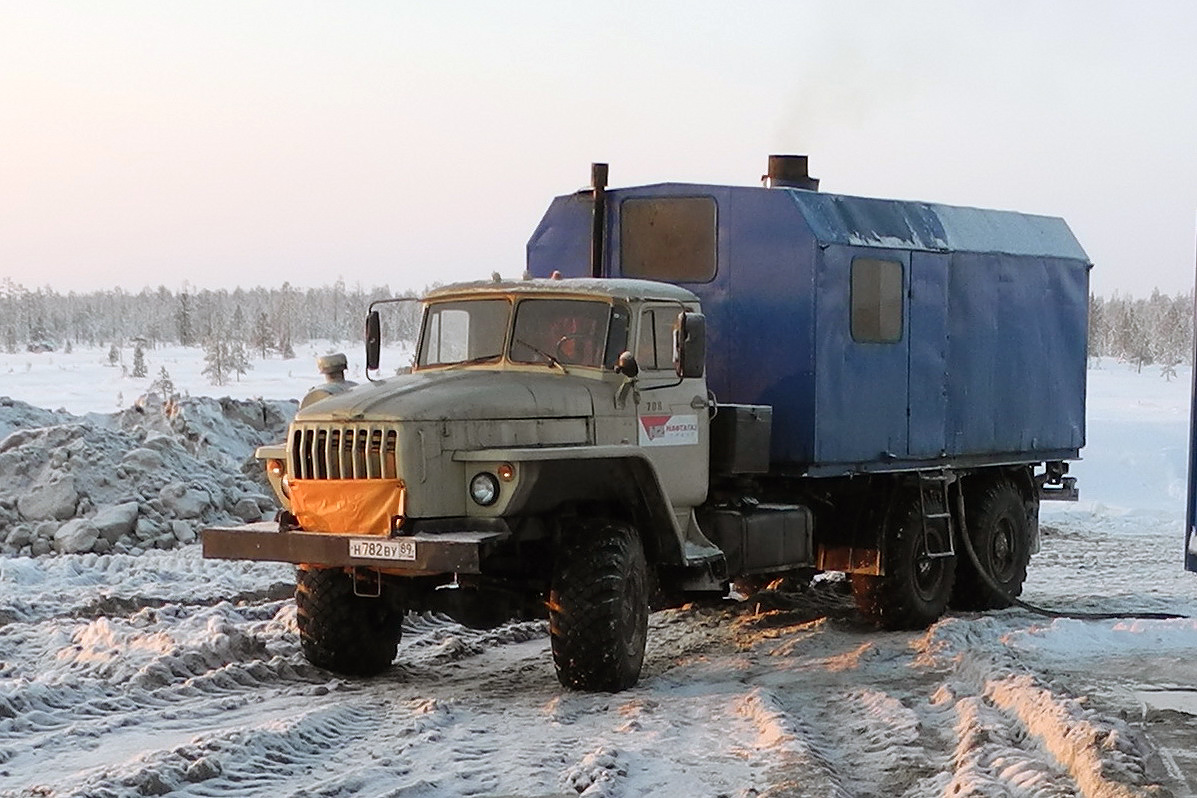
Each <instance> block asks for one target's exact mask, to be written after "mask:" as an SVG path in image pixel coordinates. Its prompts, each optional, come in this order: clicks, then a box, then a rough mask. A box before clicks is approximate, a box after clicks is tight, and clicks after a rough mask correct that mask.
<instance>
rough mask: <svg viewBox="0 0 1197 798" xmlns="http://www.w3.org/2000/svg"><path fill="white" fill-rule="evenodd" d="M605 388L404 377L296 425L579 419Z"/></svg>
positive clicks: (316, 410)
mask: <svg viewBox="0 0 1197 798" xmlns="http://www.w3.org/2000/svg"><path fill="white" fill-rule="evenodd" d="M593 390H606V391H607V392H610V390H611V389H610V387H609V386H606V385H604V383H601V382H597V381H593V380H585V379H577V378H571V377H570V376H569V375H566V374H561V373H544V374H537V373H534V372H527V371H519V372H505V371H489V370H479V369H460V370H440V371H427V372H420V373H415V374H403V375H400V376H397V377H392V378H391V379H388V380H384V381H381V382H375V383H368V384H366V385H359V386H357V387H356V388H353V389H352V390H349V391H346V392H345V393H341V394H337V395H334V396H330V397H328V398H326V399H321V400H320V401H318V402H314V403H312V404H311V405H308V406H307V407H305V408H303V409H302V410H300V411H299V412H298V413H297V414H296V416H295V420H296V421H323V420H340V421H448V420H458V419H490V418H571V417H572V418H577V417H580V416H591V415H592V414H593V412H594V399H593V394H592V391H593Z"/></svg>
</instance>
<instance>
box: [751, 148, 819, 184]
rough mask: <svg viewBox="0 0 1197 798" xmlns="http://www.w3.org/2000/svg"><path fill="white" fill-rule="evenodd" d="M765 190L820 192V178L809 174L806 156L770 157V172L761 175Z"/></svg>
mask: <svg viewBox="0 0 1197 798" xmlns="http://www.w3.org/2000/svg"><path fill="white" fill-rule="evenodd" d="M761 183H763V184H764V186H765V188H801V189H805V190H807V191H818V190H819V178H817V177H811V176H810V173H809V172H807V163H806V156H805V155H770V156H769V172H768V174H764V175H761Z"/></svg>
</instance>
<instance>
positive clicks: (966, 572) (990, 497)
mask: <svg viewBox="0 0 1197 798" xmlns="http://www.w3.org/2000/svg"><path fill="white" fill-rule="evenodd" d="M965 500H966V508H965V518H966V521H967V526H968V535H969V540H970V541H972V544H973V550H974V551H975V552H976V553H977V559H978V560H980V563H981V567H983V568H984V569H985V570H986V572H987V573H988V574H989V575H990V576H991V577H993V579H994V581H995V582H997V584H998V586H999V587H1001V588H1002V592H998V591H995V590H994V589H993V588H992V587H990V586H989V585H988V584H986V582H985V580H984V579H982V578H981V575H980V573H978V571H977V567H976V566H975V565H973V562H972V559H971V558H970V557H968V555H967V554H964V555H963V556H961V557H960V564H959V566H958V572H959V576H958V578H957V580H956V588H955V590H954V591H953V592H952V606H953V607H955V608H956V609H961V610H990V609H1001V608H1003V607H1009V606H1010V605H1011V601H1010V597H1011V596H1018V595H1019V594H1020V593H1022V583H1023V582H1024V581H1026V578H1027V564H1028V563H1029V562H1030V561H1031V530H1030V523H1029V522H1028V519H1027V507H1026V503H1025V502H1024V500H1023V496H1022V493H1021V492H1019V490H1018V488H1017V487H1015V485H1014V484H1013V483H1012V482H1010V481H1009V480H1008V479H998V480H994V481H991V482H989V483H988V484H987V485H985V487H983V488H982V489H980V490H977V491H973V492H968V493H966V495H965Z"/></svg>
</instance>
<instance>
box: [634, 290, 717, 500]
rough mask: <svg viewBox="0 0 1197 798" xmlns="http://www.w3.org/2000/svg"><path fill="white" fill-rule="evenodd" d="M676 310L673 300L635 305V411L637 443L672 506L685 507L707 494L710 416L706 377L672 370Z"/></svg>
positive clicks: (676, 305) (677, 312)
mask: <svg viewBox="0 0 1197 798" xmlns="http://www.w3.org/2000/svg"><path fill="white" fill-rule="evenodd" d="M681 311H682V307H681V305H679V304H676V303H660V304H656V303H647V304H645V305H643V306H642V307H641V309H640V313H639V318H638V320H637V325H636V332H635V335H636V337H635V339H634V340H635V341H636V349H635V354H636V362H637V364H638V365H639V367H640V377H639V380H638V385H637V387H638V390H637V391H636V397H637V401H636V402H635V413H636V433H637V443H638V445H639V446H640V448H641V449H643V450H644V452H645V454H646V455H647V457H648V459H649V460H650V461H651V462H652V464H653V466H654V467H655V468H656V470H657V477H658V478H659V479H660V480H661V487H662V488H664V489H665V492H666V495H668V496H669V500H670V501H671V502H672V503H673V506H674V507H675V508H676V509H678V510H688V509H689V508H691V507H696V506H698V505H699V504H702V503H703V501H705V500H706V497H707V478H708V471H709V469H710V463H709V461H708V458H707V443H708V437H709V434H710V418H709V416H708V414H707V391H706V380H705V379H703V378H692V379H681V380H679V378H678V376H677V374H676V372H675V371H674V366H673V361H674V357H675V353H674V344H673V327H674V324H675V322H676V321H677V317H678V314H679V313H680V312H681Z"/></svg>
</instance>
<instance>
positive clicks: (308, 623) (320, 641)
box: [295, 567, 403, 676]
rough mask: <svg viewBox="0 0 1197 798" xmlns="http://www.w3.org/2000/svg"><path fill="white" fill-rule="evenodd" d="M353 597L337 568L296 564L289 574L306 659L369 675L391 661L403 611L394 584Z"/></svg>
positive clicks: (328, 667)
mask: <svg viewBox="0 0 1197 798" xmlns="http://www.w3.org/2000/svg"><path fill="white" fill-rule="evenodd" d="M380 587H381V590H380V594H381V595H379V596H378V597H366V596H359V595H356V594H355V593H354V590H353V576H352V575H351V574H349V573H347V572H346V571H344V570H342V569H340V568H311V567H301V568H300V569H299V572H298V573H297V574H296V578H295V606H296V616H295V617H296V622H297V623H298V625H299V642H300V645H301V647H302V648H303V654H304V656H305V657H306V658H307V660H308V662H310V663H312V664H313V665H315V666H316V667H318V668H324V669H325V670H329V671H332V672H334V673H340V674H344V675H346V676H374V675H376V674H379V673H382V672H383V671H384V670H386V669H387V668H388V667H389V666H390V664H391V663H392V662H394V661H395V654H396V652H397V651H398V648H399V637H400V635H401V634H402V621H403V612H402V610H401V608H400V607H399V601H398V598H397V595H396V588H395V587H394V586H392V585H387V584H385V583H383V584H382V585H381V586H380Z"/></svg>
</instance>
